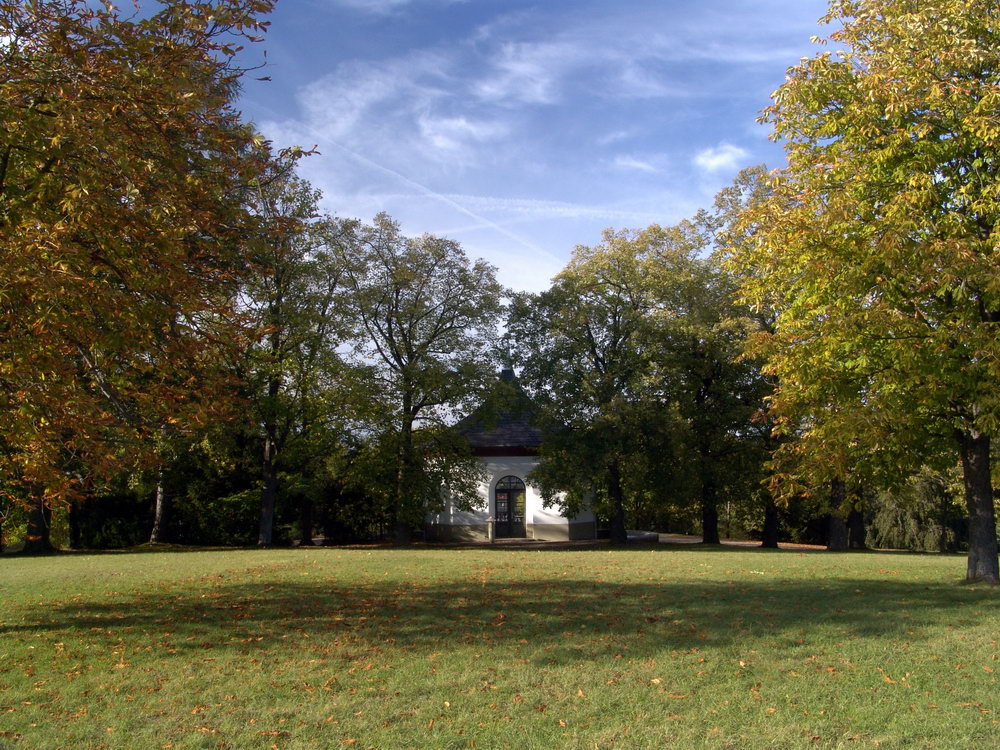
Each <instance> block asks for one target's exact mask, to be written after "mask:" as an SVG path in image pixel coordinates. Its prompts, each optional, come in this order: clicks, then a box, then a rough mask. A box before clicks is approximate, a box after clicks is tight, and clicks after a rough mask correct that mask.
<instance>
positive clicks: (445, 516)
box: [427, 456, 594, 526]
mask: <svg viewBox="0 0 1000 750" xmlns="http://www.w3.org/2000/svg"><path fill="white" fill-rule="evenodd" d="M483 461H484V463H485V465H486V481H485V482H482V483H480V485H479V496H480V498H481V500H480V505H481V509H477V510H474V511H461V510H456V509H455V508H453V507H451V506H448V507H447V508H445V510H444V511H443V512H441V513H431V514H429V515H428V517H427V520H428V521H429V522H431V523H435V524H441V525H445V526H485V525H486V523H487V521H488V519H489V518H490V517H491V516H492V515H493V511H494V508H493V504H494V499H493V490H494V488H495V487H496V484H497V482H499V481H500V480H501V479H503V478H504V477H507V476H515V477H517V478H518V479H520V480H521V481H522V482H524V484H525V486H526V491H525V497H524V509H525V519H524V520H525V523H528V524H533V523H539V524H542V523H544V524H559V523H562V524H569V520H568V519H566V518H565V517H564V516H562V515H561V514H560V513H559V509H558V508H557V507H552V508H544V507H543V506H542V496H541V494H540V493H539V492H538V489H537V488H536V487H534V486H532V485H531V484H530V483H529V482H528V480H527V477H528V474H529V473H530V472H531V470H532V469H534V468H535V466H536V465H537V464H538V459H537V458H535V457H534V456H490V457H488V458H484V459H483ZM573 520H574V521H582V522H587V521H593V520H594V514H593V513H591V512H590V511H583V512H581V513H579V514H578V515H576V516H575V517H574V518H573Z"/></svg>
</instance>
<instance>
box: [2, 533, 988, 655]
mask: <svg viewBox="0 0 1000 750" xmlns="http://www.w3.org/2000/svg"><path fill="white" fill-rule="evenodd" d="M605 551H607V548H605ZM504 557H506V556H504ZM252 575H253V572H252V571H247V572H241V573H238V574H226V575H215V576H208V577H206V578H205V579H202V580H201V581H200V582H199V583H198V584H186V585H185V584H177V583H172V584H168V585H167V586H164V588H163V589H162V590H150V591H146V592H132V593H130V594H126V595H118V596H115V597H114V598H113V599H112V600H108V601H106V602H97V601H88V600H83V599H81V600H79V601H75V602H74V601H70V602H60V603H56V604H54V605H49V606H46V607H45V608H44V609H43V608H34V609H32V610H29V611H27V612H25V616H24V618H23V619H22V620H21V621H20V622H17V623H12V620H11V619H8V623H12V624H8V626H6V627H3V628H0V632H9V633H17V632H22V633H44V632H46V631H54V632H58V633H59V634H60V637H61V638H64V637H73V636H76V637H78V638H80V639H107V640H109V641H118V639H119V638H122V639H124V638H128V637H129V634H130V633H134V634H135V637H136V638H141V639H142V641H143V643H144V644H151V643H153V644H157V650H159V649H160V648H162V649H163V650H164V655H165V656H166V658H171V657H173V656H174V655H178V658H183V657H184V655H185V653H186V652H189V651H190V650H192V649H197V650H199V651H200V652H201V653H202V654H204V653H206V650H208V651H210V652H216V651H217V652H220V654H222V653H226V654H230V655H239V654H245V653H254V652H259V651H267V650H271V649H276V648H277V649H282V650H283V649H294V650H296V651H298V652H299V653H300V654H301V653H302V652H303V651H304V652H307V655H309V656H315V657H321V656H322V657H327V658H328V657H330V656H331V655H333V654H336V655H339V656H341V657H344V658H351V652H356V651H359V650H360V651H364V650H377V649H379V648H382V647H385V646H386V645H388V644H392V646H393V647H394V648H397V649H403V650H413V651H421V652H428V651H430V652H444V653H447V652H449V651H451V650H454V649H455V648H457V647H464V646H469V645H473V646H474V647H476V648H497V647H499V648H505V647H507V648H510V647H514V648H516V649H518V650H519V651H520V652H521V654H523V655H528V656H531V658H533V659H535V660H536V661H537V662H538V663H545V664H566V663H571V662H573V663H577V662H579V661H580V660H581V658H595V657H599V656H600V655H602V654H605V653H606V654H607V655H608V656H610V657H613V656H615V655H617V654H621V653H625V655H627V656H628V657H629V658H643V657H645V656H649V655H652V654H655V653H658V652H661V651H663V650H664V649H666V650H688V651H690V650H695V649H696V650H698V651H700V652H702V653H706V652H711V651H712V650H719V649H726V648H729V647H732V646H737V645H740V644H744V643H746V642H747V641H748V640H750V639H763V640H769V641H771V642H772V643H773V644H774V645H777V646H779V647H782V646H787V647H788V648H795V647H796V645H797V644H800V643H801V642H802V640H801V639H802V637H803V636H804V635H805V634H806V633H813V634H815V633H816V632H817V631H819V630H822V631H823V634H824V637H827V636H828V638H829V641H830V643H831V644H832V643H835V642H837V641H841V640H844V639H852V638H875V639H887V640H893V639H898V640H906V641H909V642H911V643H919V642H920V640H921V636H922V634H924V633H929V631H936V634H937V635H939V634H940V630H941V629H942V628H945V627H949V626H953V625H956V626H961V627H974V626H977V625H981V624H984V623H986V621H987V620H990V621H995V620H993V618H994V617H995V615H993V614H992V612H993V610H992V607H993V605H994V604H995V602H996V596H995V592H993V591H990V590H987V589H985V588H970V587H960V586H956V585H945V584H936V585H933V584H932V585H928V584H924V583H908V582H904V581H894V580H881V579H879V580H875V579H871V580H859V579H855V578H851V579H849V580H848V579H837V578H823V579H820V580H805V579H803V580H795V579H791V580H790V579H771V580H761V581H759V582H758V581H752V580H751V581H745V580H736V581H720V580H718V579H717V578H713V579H712V580H708V579H706V580H705V581H704V582H698V583H692V582H690V581H686V582H683V583H673V582H670V581H659V580H657V581H653V580H649V581H635V582H628V583H620V582H604V581H601V580H599V575H600V574H599V572H597V571H586V572H581V571H580V569H579V568H578V569H577V570H576V571H574V572H573V573H572V574H571V575H569V576H566V575H560V576H558V577H556V578H555V579H553V580H551V581H545V580H538V579H525V580H520V579H517V578H516V577H511V576H507V575H498V576H496V577H495V578H494V577H492V576H491V574H490V572H489V569H488V568H487V569H486V571H485V572H482V571H481V572H480V574H478V577H476V576H475V575H473V577H471V578H466V579H464V580H449V581H446V582H441V581H431V582H426V583H419V582H417V583H414V582H400V581H398V580H394V581H389V580H387V581H385V582H371V581H364V582H360V583H356V584H353V585H345V584H344V583H343V581H342V580H339V579H337V578H332V577H328V578H323V577H322V576H321V575H317V576H316V578H315V580H308V581H304V580H302V579H301V578H296V579H295V580H290V578H289V577H288V574H287V571H286V572H285V575H286V577H284V578H283V577H281V574H280V572H279V573H276V574H274V575H271V574H269V573H267V571H266V570H265V572H264V575H263V576H262V580H246V579H247V578H248V577H251V576H252ZM292 575H295V574H294V573H293V574H292ZM980 605H983V606H980ZM956 613H957V614H959V615H961V617H962V619H960V620H956ZM927 637H932V636H931V635H930V634H928V636H927ZM813 641H815V639H813ZM279 644H280V645H279ZM345 654H346V656H345Z"/></svg>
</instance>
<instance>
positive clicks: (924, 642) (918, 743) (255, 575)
mask: <svg viewBox="0 0 1000 750" xmlns="http://www.w3.org/2000/svg"><path fill="white" fill-rule="evenodd" d="M961 572H962V561H961V560H960V558H957V557H936V556H910V555H889V554H839V555H835V554H824V553H805V552H802V553H800V552H788V551H783V552H766V551H762V550H730V549H724V550H718V551H712V550H707V549H698V550H694V549H684V548H671V547H658V548H642V549H640V548H634V549H627V550H620V551H612V550H608V549H606V548H605V549H594V550H584V551H566V550H560V551H511V550H496V549H456V550H435V549H413V550H391V549H373V550H365V549H350V550H344V549H309V550H295V551H292V550H288V551H267V552H258V551H212V552H189V553H162V554H157V553H144V554H136V555H99V556H75V555H74V556H60V557H55V558H48V559H5V560H3V562H2V565H0V588H2V591H3V597H4V602H5V606H4V608H3V611H2V614H0V626H2V628H3V635H2V642H0V712H2V713H0V732H2V734H0V743H6V744H7V745H9V746H11V747H30V748H56V747H67V748H69V747H74V748H140V747H141V748H165V747H172V748H258V747H263V748H270V747H272V746H276V747H278V748H282V749H283V748H315V747H339V746H344V747H348V746H354V747H376V748H405V747H429V748H442V747H473V746H475V747H488V748H495V747H508V746H510V747H513V746H520V747H574V748H600V747H662V746H665V745H668V744H669V745H673V746H677V747H697V746H710V747H740V748H743V747H751V748H753V747H839V746H844V747H848V746H850V747H860V746H869V747H874V746H882V747H899V746H904V745H905V746H908V747H965V746H990V745H992V744H994V743H995V741H996V739H997V738H998V737H1000V725H998V723H997V722H998V719H1000V715H998V714H997V713H996V712H997V711H998V710H1000V705H998V700H997V697H996V696H997V695H998V685H997V673H996V672H995V671H994V670H998V669H1000V663H998V661H997V658H998V657H997V654H998V652H1000V647H998V645H997V638H998V635H1000V631H998V628H997V624H998V622H1000V620H998V617H997V615H996V614H995V612H996V604H997V596H996V594H995V592H993V591H991V590H989V589H987V588H983V587H976V586H966V585H960V584H958V583H957V581H958V579H959V578H960V576H961ZM0 747H3V745H2V744H0Z"/></svg>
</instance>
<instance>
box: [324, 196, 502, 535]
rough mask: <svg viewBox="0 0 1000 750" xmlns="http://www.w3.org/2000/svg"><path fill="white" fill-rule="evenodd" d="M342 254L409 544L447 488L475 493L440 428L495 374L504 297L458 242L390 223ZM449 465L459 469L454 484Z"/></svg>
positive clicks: (357, 238)
mask: <svg viewBox="0 0 1000 750" xmlns="http://www.w3.org/2000/svg"><path fill="white" fill-rule="evenodd" d="M338 252H339V256H340V261H341V263H342V264H343V268H344V286H345V289H346V291H345V297H344V301H345V305H346V310H347V311H348V314H350V315H351V316H352V317H353V319H354V320H355V321H356V322H357V324H358V326H359V327H360V329H361V330H360V332H359V334H358V337H357V339H356V346H355V352H356V355H357V358H358V359H357V364H358V365H359V366H361V367H362V368H363V369H364V370H365V375H364V376H363V380H364V381H365V389H366V390H367V392H368V394H369V396H370V398H369V404H370V406H369V408H368V409H367V410H366V411H367V416H366V419H367V422H368V424H367V425H366V426H365V430H366V431H367V432H368V433H369V435H371V436H372V438H373V440H372V441H371V445H373V446H377V449H378V450H379V451H381V452H382V455H383V456H385V457H386V461H385V463H386V464H387V465H388V466H389V467H391V476H390V477H389V478H388V481H387V482H385V483H384V484H383V491H384V495H385V496H386V502H387V504H388V506H389V509H390V512H391V513H392V516H393V518H394V523H395V535H396V539H397V541H398V542H406V541H408V540H409V538H410V533H411V530H412V528H413V527H414V526H417V525H419V524H420V523H421V522H422V520H423V517H424V513H425V508H426V507H427V503H428V502H433V493H440V492H441V490H442V485H443V484H445V483H452V484H454V486H455V487H465V488H466V491H468V489H469V487H470V485H469V484H468V482H465V481H463V475H467V474H468V473H469V471H471V470H472V469H473V467H474V466H475V463H474V462H471V461H465V460H463V457H462V455H461V451H456V449H455V447H454V446H449V445H447V444H445V443H442V442H437V441H436V438H437V437H438V436H439V435H440V436H442V439H443V435H444V434H445V433H444V432H443V431H440V430H438V429H437V428H440V427H443V426H444V425H445V424H447V423H448V421H449V419H450V418H451V417H453V416H454V410H455V408H456V407H459V406H460V405H463V404H464V405H465V406H466V407H468V405H469V404H468V402H469V399H470V397H471V396H472V395H473V394H474V393H476V392H477V391H478V390H481V389H482V386H483V385H484V384H485V383H486V382H488V381H489V380H490V376H491V375H492V374H493V373H494V372H495V369H496V365H495V357H494V350H495V344H496V341H495V338H496V326H497V323H498V318H499V314H500V309H501V304H502V301H503V297H504V290H503V288H502V287H501V286H500V284H498V283H497V280H496V277H495V270H494V268H493V267H492V266H490V265H489V264H487V263H486V262H485V261H482V260H479V261H476V262H470V261H469V259H468V258H467V257H466V255H465V253H464V252H463V251H462V248H461V247H460V246H459V245H458V244H457V243H455V242H452V241H450V240H446V239H442V238H439V237H432V236H429V235H424V236H422V237H417V238H410V237H406V236H404V235H403V234H402V233H401V232H400V229H399V226H398V225H397V224H396V223H395V222H394V221H392V219H390V218H389V217H388V216H386V215H384V214H382V215H379V216H378V217H376V219H375V222H374V224H373V225H371V226H360V227H358V228H357V229H356V231H355V233H354V234H353V235H352V236H349V237H345V238H344V239H343V240H342V241H341V243H340V244H339V251H338ZM418 431H419V432H420V434H419V435H418ZM466 458H467V456H466ZM449 466H454V467H456V468H457V474H456V475H455V476H454V477H453V479H454V480H455V481H454V482H452V481H451V479H449V476H450V474H451V472H449V470H448V467H449Z"/></svg>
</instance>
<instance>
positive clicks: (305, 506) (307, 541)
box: [299, 497, 313, 547]
mask: <svg viewBox="0 0 1000 750" xmlns="http://www.w3.org/2000/svg"><path fill="white" fill-rule="evenodd" d="M312 543H313V501H312V499H311V498H308V497H304V498H302V504H301V505H299V546H300V547H311V546H312Z"/></svg>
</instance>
